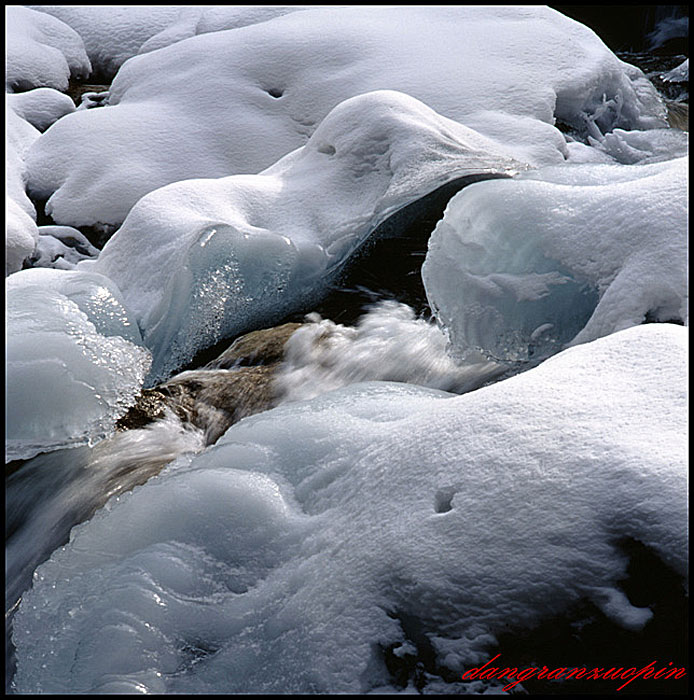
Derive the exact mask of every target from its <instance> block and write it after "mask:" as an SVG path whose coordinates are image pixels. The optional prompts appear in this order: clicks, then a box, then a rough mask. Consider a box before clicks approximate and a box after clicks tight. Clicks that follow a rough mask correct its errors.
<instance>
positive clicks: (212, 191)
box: [80, 91, 525, 381]
mask: <svg viewBox="0 0 694 700" xmlns="http://www.w3.org/2000/svg"><path fill="white" fill-rule="evenodd" d="M524 167H525V166H524V165H523V164H521V163H519V162H517V161H515V160H513V159H512V158H510V157H508V156H507V155H506V154H505V153H504V150H503V149H502V148H501V147H500V146H499V145H498V144H496V143H495V142H493V141H491V140H489V139H487V138H485V137H483V136H480V135H479V134H477V133H476V132H474V131H472V130H471V129H468V128H466V127H464V126H461V125H460V124H458V123H456V122H454V121H452V120H450V119H446V118H444V117H441V116H440V115H438V114H436V113H435V112H434V111H433V110H431V109H429V108H428V107H427V106H426V105H424V104H422V103H421V102H418V101H417V100H415V99H414V98H412V97H409V96H407V95H404V94H402V93H396V92H392V91H377V92H374V93H368V94H366V95H360V96H358V97H354V98H352V99H349V100H346V101H345V102H343V103H342V104H340V105H338V106H337V107H336V108H335V109H334V110H332V112H331V113H330V114H329V115H328V116H327V117H326V118H325V119H324V120H323V122H322V123H321V125H320V126H319V127H318V128H317V129H316V131H315V133H314V134H313V136H312V137H311V139H310V140H309V141H308V143H307V144H306V145H305V146H303V147H302V148H299V149H297V150H296V151H294V152H293V153H291V154H289V155H287V156H286V157H285V158H283V159H282V160H280V161H279V162H278V163H276V164H275V165H274V166H273V167H271V168H268V169H267V170H265V171H264V172H262V173H260V174H259V175H236V176H231V177H227V178H221V179H217V180H187V181H183V182H177V183H174V184H172V185H168V186H166V187H163V188H161V189H159V190H156V191H154V192H152V193H150V194H149V195H147V196H145V197H143V198H142V199H141V200H140V201H139V202H138V203H137V205H136V206H135V207H134V208H133V209H132V211H131V212H130V214H129V215H128V217H127V219H126V221H125V222H124V224H123V226H122V227H121V228H120V229H119V230H118V231H117V232H116V234H115V235H114V236H113V237H112V238H111V239H110V240H109V241H108V243H107V244H106V246H105V247H104V249H103V250H102V252H101V254H100V256H99V258H98V260H97V261H95V262H84V263H80V267H84V269H89V270H94V271H96V272H99V273H101V274H104V275H106V276H107V277H109V278H110V279H112V280H114V282H115V283H116V284H117V286H118V288H119V289H120V290H121V291H122V293H123V295H124V297H123V298H124V299H125V301H126V304H127V305H128V307H129V308H130V309H132V311H133V312H134V313H135V316H136V318H137V322H138V324H139V326H140V329H141V330H142V332H143V338H144V342H145V344H146V345H147V347H149V348H150V349H151V350H152V353H153V357H154V361H153V366H152V377H151V381H154V380H155V379H162V378H166V377H167V376H168V375H169V373H170V372H171V371H172V370H174V369H176V368H178V367H180V366H181V365H183V364H185V363H186V362H188V361H190V360H191V359H192V358H193V356H194V355H195V353H196V352H198V351H199V350H202V349H204V348H206V347H209V346H211V345H213V344H214V343H216V342H217V341H219V340H221V339H222V338H224V337H230V336H234V335H237V334H239V333H241V332H243V331H245V330H250V329H252V328H257V327H259V325H262V324H270V323H272V322H274V321H276V320H278V319H279V318H281V317H282V316H284V315H285V314H287V313H289V312H293V311H297V310H300V309H301V308H302V307H303V306H305V305H307V304H309V303H313V302H314V301H315V300H316V299H317V298H318V297H319V296H320V295H321V294H322V293H323V292H324V290H325V289H327V287H328V286H329V285H330V283H331V282H332V281H334V279H335V277H336V275H338V274H339V272H340V271H341V269H342V266H343V264H344V263H345V261H346V260H347V259H348V258H349V257H350V256H351V255H353V254H354V253H355V252H356V251H357V250H359V248H360V247H361V246H362V245H363V244H364V242H365V241H366V240H367V239H368V237H369V236H370V235H371V234H372V233H373V232H374V230H375V229H376V228H377V227H378V226H379V224H381V223H383V222H384V221H385V220H386V219H387V218H388V217H389V216H390V215H391V214H394V213H395V212H397V211H398V210H400V209H402V208H403V207H405V206H406V205H408V204H410V203H413V202H415V201H416V200H418V199H420V198H422V197H424V195H426V194H428V193H430V192H432V191H433V190H435V189H436V188H437V187H439V186H441V185H443V184H445V183H447V182H450V181H452V180H455V179H459V178H463V177H465V176H469V175H478V174H486V175H495V174H496V175H499V176H503V175H505V174H512V173H516V172H518V170H521V169H523V168H524Z"/></svg>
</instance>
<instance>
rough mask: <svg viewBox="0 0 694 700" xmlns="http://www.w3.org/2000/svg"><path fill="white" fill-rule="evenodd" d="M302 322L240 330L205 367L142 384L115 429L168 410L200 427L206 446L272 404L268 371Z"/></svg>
mask: <svg viewBox="0 0 694 700" xmlns="http://www.w3.org/2000/svg"><path fill="white" fill-rule="evenodd" d="M302 325H303V324H301V323H285V324H284V325H282V326H277V327H275V328H266V329H264V330H260V331H253V332H252V333H248V334H246V335H243V336H241V337H240V338H238V339H237V340H235V341H234V342H233V343H232V345H231V346H230V347H229V348H227V350H225V351H224V352H223V353H222V354H221V355H220V356H219V357H218V358H217V359H216V360H213V361H212V362H210V363H209V364H207V365H205V367H203V368H201V369H195V370H190V371H187V372H181V374H178V375H176V376H175V377H172V378H171V379H169V380H168V381H167V382H164V383H163V384H160V385H159V386H157V387H155V388H153V389H144V390H143V391H142V393H141V394H140V397H139V398H138V400H137V403H136V404H135V406H133V407H132V408H131V409H130V410H129V411H128V413H126V414H125V415H124V416H123V417H122V418H121V419H120V420H119V421H118V423H117V424H116V429H117V430H118V431H123V430H131V429H133V428H142V427H144V426H145V425H147V424H148V423H151V422H152V421H155V420H157V419H159V418H163V417H164V415H165V413H166V411H167V410H170V411H173V412H174V413H175V414H176V415H177V416H178V417H179V418H180V420H181V421H182V422H184V423H190V424H192V425H194V426H196V427H197V428H200V430H202V431H204V433H205V441H206V442H207V444H208V445H210V444H212V443H214V442H216V441H217V440H218V439H219V438H220V437H221V436H222V435H223V434H224V432H226V430H227V428H229V426H231V425H233V424H234V423H236V422H238V421H239V420H241V418H245V417H246V416H250V415H253V414H254V413H260V412H261V411H265V410H267V409H268V408H272V407H273V406H274V405H275V402H276V398H277V397H276V396H275V395H274V391H273V386H272V380H273V376H274V373H275V371H276V370H277V367H278V365H279V363H280V362H281V361H282V358H283V356H284V344H285V343H286V342H287V340H288V339H289V336H291V334H292V333H293V332H294V331H295V330H296V329H297V328H299V327H301V326H302Z"/></svg>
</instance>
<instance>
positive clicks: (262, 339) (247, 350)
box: [205, 323, 304, 369]
mask: <svg viewBox="0 0 694 700" xmlns="http://www.w3.org/2000/svg"><path fill="white" fill-rule="evenodd" d="M303 325H304V324H303V323H285V324H283V325H281V326H275V327H274V328H265V329H263V330H261V331H253V332H252V333H247V334H246V335H242V336H241V337H240V338H237V339H236V340H235V341H234V342H233V343H232V344H231V345H230V346H229V347H228V348H227V349H226V350H225V351H224V352H223V353H222V354H221V355H220V356H219V357H218V358H217V359H215V360H212V362H209V363H208V364H207V365H205V367H206V368H208V369H232V368H233V367H242V366H246V365H270V364H273V363H274V362H280V361H281V360H282V358H283V356H284V344H285V343H286V342H287V340H289V336H291V334H292V333H294V331H295V330H297V328H301V326H303Z"/></svg>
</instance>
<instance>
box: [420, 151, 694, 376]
mask: <svg viewBox="0 0 694 700" xmlns="http://www.w3.org/2000/svg"><path fill="white" fill-rule="evenodd" d="M687 172H688V158H678V159H675V160H672V161H667V162H662V163H651V164H646V165H631V166H622V165H615V164H612V165H608V164H597V165H594V164H587V165H575V166H571V167H568V166H567V167H562V168H547V169H542V170H538V171H534V172H527V173H525V174H522V175H520V176H519V177H518V178H517V179H515V180H508V181H501V180H495V181H489V182H482V183H476V184H473V185H470V186H469V187H467V188H465V190H463V191H462V192H460V193H458V194H457V195H456V196H455V197H453V199H451V201H450V202H449V204H448V207H447V209H446V212H445V214H444V217H443V219H442V220H441V221H440V222H439V223H438V224H437V227H436V229H435V230H434V232H433V234H432V236H431V238H430V241H429V251H428V253H427V257H426V260H425V263H424V266H423V268H422V278H423V280H424V285H425V288H426V292H427V297H428V299H429V302H430V304H431V306H432V309H434V312H435V314H436V316H437V318H438V320H439V321H440V322H441V323H442V324H443V326H444V327H445V328H446V329H447V331H448V333H449V334H450V337H451V341H452V343H453V345H454V346H455V349H456V352H457V353H458V354H459V355H461V356H464V355H465V353H466V352H468V351H469V350H474V351H476V352H482V353H483V354H484V355H486V356H487V357H489V358H491V359H495V360H497V361H507V362H516V361H524V360H528V359H533V360H538V359H543V358H544V357H547V356H548V355H550V354H552V353H554V352H557V351H558V350H560V349H561V348H563V347H565V346H566V345H568V344H577V343H584V342H587V341H590V340H594V339H596V338H599V337H601V336H604V335H607V334H609V333H614V332H616V331H619V330H621V329H624V328H628V327H629V326H634V325H638V324H641V323H643V322H644V320H645V319H650V320H655V321H671V320H678V321H680V322H686V320H687Z"/></svg>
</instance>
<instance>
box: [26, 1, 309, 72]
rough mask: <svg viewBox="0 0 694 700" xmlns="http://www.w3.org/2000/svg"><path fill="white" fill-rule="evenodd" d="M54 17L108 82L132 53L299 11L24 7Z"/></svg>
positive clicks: (221, 7) (61, 6)
mask: <svg viewBox="0 0 694 700" xmlns="http://www.w3.org/2000/svg"><path fill="white" fill-rule="evenodd" d="M28 7H31V8H33V9H34V10H38V11H40V12H45V13H48V14H49V15H52V16H53V17H57V18H58V19H60V20H61V21H63V22H64V23H65V24H67V25H69V26H70V27H72V28H73V29H74V30H75V31H76V32H77V33H78V34H79V35H80V36H81V37H82V39H83V41H84V46H85V49H86V51H87V54H88V56H89V59H90V60H91V63H92V66H93V68H94V71H95V72H97V73H98V76H99V78H100V79H102V80H111V79H112V78H113V76H114V75H115V74H116V72H117V71H118V69H119V68H120V66H121V65H122V64H123V63H124V62H125V61H126V60H127V59H128V58H131V57H132V56H135V55H137V54H138V53H146V52H148V51H154V50H155V49H159V48H162V47H164V46H168V45H169V44H173V43H175V42H177V41H181V40H182V39H187V38H188V37H191V36H195V35H196V34H204V33H207V32H216V31H219V30H221V29H232V28H234V27H243V26H246V25H248V24H255V23H256V22H264V21H266V20H268V19H272V18H273V17H277V16H278V15H283V14H287V13H289V12H294V11H296V10H298V9H300V8H299V7H263V6H257V7H242V6H229V7H225V6H212V5H195V6H181V5H103V6H102V5H91V6H85V5H28Z"/></svg>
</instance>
